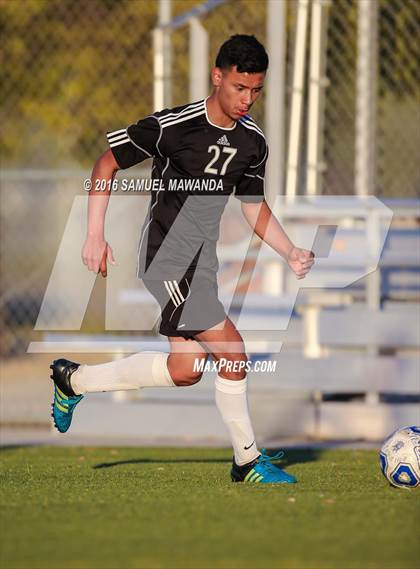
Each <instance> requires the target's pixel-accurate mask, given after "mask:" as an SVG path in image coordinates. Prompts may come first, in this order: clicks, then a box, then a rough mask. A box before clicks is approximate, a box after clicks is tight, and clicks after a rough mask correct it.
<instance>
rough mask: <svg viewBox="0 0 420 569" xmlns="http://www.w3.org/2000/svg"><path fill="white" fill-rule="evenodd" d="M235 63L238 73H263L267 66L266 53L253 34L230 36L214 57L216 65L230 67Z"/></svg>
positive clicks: (223, 67) (222, 67) (224, 67)
mask: <svg viewBox="0 0 420 569" xmlns="http://www.w3.org/2000/svg"><path fill="white" fill-rule="evenodd" d="M234 65H236V69H237V70H238V71H239V73H263V72H265V71H267V68H268V55H267V52H266V51H265V49H264V46H263V45H262V44H261V43H260V42H259V41H258V40H257V38H256V37H255V36H248V35H245V34H236V35H234V36H231V37H230V38H229V39H228V40H227V41H225V43H224V44H223V45H222V47H221V48H220V49H219V53H218V54H217V57H216V67H220V68H221V69H230V68H231V67H233V66H234Z"/></svg>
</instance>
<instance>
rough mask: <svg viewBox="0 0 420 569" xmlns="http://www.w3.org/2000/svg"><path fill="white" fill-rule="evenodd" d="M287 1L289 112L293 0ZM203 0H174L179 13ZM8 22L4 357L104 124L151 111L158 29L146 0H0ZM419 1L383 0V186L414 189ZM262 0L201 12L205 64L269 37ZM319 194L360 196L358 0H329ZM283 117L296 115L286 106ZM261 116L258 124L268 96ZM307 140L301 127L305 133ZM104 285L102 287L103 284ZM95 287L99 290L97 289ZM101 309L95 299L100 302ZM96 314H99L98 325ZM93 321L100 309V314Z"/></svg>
mask: <svg viewBox="0 0 420 569" xmlns="http://www.w3.org/2000/svg"><path fill="white" fill-rule="evenodd" d="M284 1H285V2H286V5H287V7H286V8H287V9H286V15H287V92H288V97H287V108H288V109H290V92H291V77H292V71H293V53H294V38H295V27H296V13H297V7H298V2H297V0H284ZM196 4H197V3H196V2H195V1H189V0H174V1H173V2H172V15H173V17H175V16H178V15H180V14H182V13H183V12H185V11H186V10H190V9H191V8H193V7H194V6H195V5H196ZM0 7H1V12H0V18H1V29H2V48H3V49H2V66H1V67H2V69H1V73H2V81H1V85H0V89H1V99H2V108H1V122H2V131H3V136H2V139H1V158H2V167H3V170H4V171H3V174H2V184H1V186H2V187H1V229H0V231H1V242H2V244H1V276H2V296H1V301H0V308H1V311H2V314H1V319H2V323H3V341H2V343H1V346H2V348H1V349H2V352H3V354H5V355H6V354H13V353H23V352H24V351H25V349H26V346H27V343H28V341H29V340H30V339H34V338H35V337H36V334H35V333H34V332H32V328H33V325H34V322H35V320H36V317H37V314H38V309H39V306H40V302H41V300H42V296H43V294H44V291H45V287H46V284H47V282H48V277H49V274H50V271H51V268H52V266H53V262H54V259H55V255H56V251H57V248H58V245H59V243H60V238H61V235H62V232H63V230H64V226H65V223H66V218H67V215H68V212H69V210H70V207H71V203H72V200H73V198H74V196H75V195H77V194H80V193H82V190H81V188H82V180H83V178H84V177H86V176H87V175H88V173H89V169H90V168H91V167H92V164H93V163H94V161H95V159H96V158H97V157H98V155H99V154H100V153H102V152H103V151H104V150H105V149H106V142H105V137H104V133H105V131H107V130H115V129H118V128H121V127H122V126H125V125H126V124H129V123H131V122H133V121H135V120H137V119H138V118H140V117H142V116H146V115H147V114H149V113H150V112H152V110H153V44H152V33H151V32H152V30H153V28H154V26H156V23H157V18H158V3H157V2H155V1H146V0H118V1H115V0H90V1H89V2H85V1H84V0H19V1H15V0H0ZM419 7H420V5H419V3H418V2H417V0H379V3H378V23H379V26H378V101H377V145H378V154H377V165H378V177H377V194H378V195H380V196H387V197H415V196H416V195H418V194H417V192H418V188H419V186H420V183H419V182H420V172H419V163H418V157H417V153H418V148H419V147H420V131H419V126H418V125H419V124H420V121H419V118H420V117H419V93H420V87H419V86H420V70H419V65H420V53H419V42H418V41H417V40H416V38H418V36H419V21H420V18H419V16H420V14H419V9H420V8H419ZM266 19H267V5H266V2H265V1H264V0H255V1H253V0H231V1H230V2H227V3H226V4H224V5H222V6H220V7H218V8H217V9H215V10H213V11H212V12H210V13H208V14H206V15H204V16H203V17H202V18H201V22H202V24H203V26H204V27H205V29H206V30H207V31H208V33H209V41H210V46H209V47H210V50H209V51H210V53H209V57H210V63H212V62H213V60H214V57H215V54H216V52H217V49H218V47H219V45H220V44H221V43H222V42H223V41H224V40H225V39H226V38H227V37H229V36H230V35H231V34H233V33H252V34H255V35H256V36H257V37H258V38H259V39H260V40H261V41H262V42H265V40H266ZM188 47H189V44H188V27H187V26H184V27H181V28H178V29H176V30H174V31H173V32H172V49H173V53H172V62H173V65H172V103H173V105H177V104H183V103H185V102H187V101H188V75H189V67H188V66H189V60H188ZM326 49H327V54H326V55H327V59H326V73H327V77H328V87H327V88H326V93H325V97H326V100H325V132H324V159H325V163H326V171H325V174H324V179H323V192H324V193H326V194H352V193H353V192H354V162H355V150H354V148H355V126H354V125H355V98H356V58H357V1H356V0H333V1H332V2H331V3H330V6H329V9H328V28H327V46H326ZM287 115H288V113H287ZM253 116H254V118H255V119H256V121H257V122H258V123H259V124H260V125H261V126H263V125H264V97H263V98H262V100H261V101H259V102H258V104H257V105H256V107H255V112H253ZM303 140H305V133H304V134H303ZM98 286H102V285H98ZM98 294H99V296H100V293H98ZM98 305H99V306H100V307H102V306H103V305H101V303H100V302H99V304H98ZM99 313H100V309H98V310H97V311H96V312H94V314H95V317H94V318H93V320H92V322H94V323H95V326H96V327H100V324H101V322H102V320H101V317H100V316H98V315H99ZM95 318H96V319H95Z"/></svg>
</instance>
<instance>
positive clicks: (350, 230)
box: [33, 201, 420, 444]
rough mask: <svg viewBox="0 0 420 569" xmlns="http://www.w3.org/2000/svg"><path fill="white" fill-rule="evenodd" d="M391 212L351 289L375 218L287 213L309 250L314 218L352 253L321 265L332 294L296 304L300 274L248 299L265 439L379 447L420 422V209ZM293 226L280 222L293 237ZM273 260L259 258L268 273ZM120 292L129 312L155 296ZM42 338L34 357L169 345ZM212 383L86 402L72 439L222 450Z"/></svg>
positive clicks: (249, 342) (227, 261)
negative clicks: (270, 366)
mask: <svg viewBox="0 0 420 569" xmlns="http://www.w3.org/2000/svg"><path fill="white" fill-rule="evenodd" d="M392 205H393V208H394V209H393V214H394V221H393V225H392V226H391V228H390V230H389V232H388V234H387V236H386V239H385V241H384V246H383V249H382V252H381V255H380V259H379V264H378V268H377V270H376V271H373V272H371V274H369V275H368V276H366V277H364V278H362V279H358V280H356V282H354V283H352V284H350V285H346V286H344V284H342V283H346V282H348V280H349V273H348V271H355V274H358V272H360V267H361V266H363V265H364V264H367V265H369V264H370V263H371V250H370V251H369V247H366V239H365V237H366V232H368V231H369V229H368V228H367V225H368V224H369V223H370V220H371V217H369V216H370V215H371V214H372V211H370V212H368V214H365V210H363V208H360V209H359V210H357V209H355V208H354V207H353V206H352V209H351V211H349V209H346V208H344V209H341V210H340V209H337V208H336V210H334V211H331V210H330V211H329V212H327V214H328V215H327V216H326V217H324V218H323V219H321V218H320V216H319V212H318V214H317V216H315V215H314V212H313V211H310V210H306V211H303V214H302V211H301V210H299V211H301V214H302V215H300V214H299V215H298V213H299V212H298V211H292V210H291V211H290V212H289V213H290V226H291V232H292V233H293V237H294V239H295V241H296V242H299V243H302V244H303V246H305V238H306V237H305V235H306V233H305V232H307V227H306V225H305V224H307V223H308V222H310V221H311V220H313V219H314V218H316V219H317V223H318V224H319V223H321V224H322V223H328V224H331V222H332V220H334V222H335V223H337V224H338V223H341V220H343V219H346V220H347V222H346V223H347V224H346V227H345V228H344V230H343V231H342V232H341V234H340V239H341V242H340V244H339V245H340V247H341V248H342V249H343V250H344V251H345V252H346V254H345V255H343V256H342V257H341V258H337V260H336V261H334V263H326V262H324V263H323V262H322V261H323V260H322V259H321V260H320V262H319V267H318V269H317V270H318V281H317V282H323V283H325V287H319V286H318V287H316V288H305V289H304V290H300V291H298V294H297V297H296V298H295V296H296V295H295V296H294V295H293V286H295V285H293V284H292V287H290V286H289V285H290V283H292V280H291V279H292V276H293V275H290V274H288V273H285V275H284V276H285V278H284V280H283V286H284V292H283V294H282V295H280V296H279V295H273V294H268V295H267V294H261V293H258V292H251V293H249V294H248V295H247V310H246V311H245V312H244V313H243V314H241V320H240V322H241V323H242V325H243V328H244V330H242V329H241V332H242V333H243V337H244V340H245V344H246V348H247V353H248V355H249V357H250V358H251V359H266V360H271V361H275V362H276V372H275V373H268V372H259V373H255V374H251V375H250V390H249V400H250V406H251V411H252V415H253V419H254V422H255V429H256V433H257V436H258V438H259V440H260V441H261V442H264V443H269V442H270V441H274V440H276V439H279V438H281V437H287V436H293V437H305V438H308V437H309V438H328V439H370V440H380V439H382V438H384V437H385V436H386V435H387V434H388V433H389V432H390V431H392V430H393V429H395V428H397V427H399V426H401V425H402V424H409V423H412V424H419V423H420V407H419V401H420V359H419V346H420V302H419V300H420V231H419V226H418V223H417V222H416V221H418V218H419V217H420V214H418V213H417V211H418V205H419V202H417V201H416V202H413V203H411V202H410V203H408V202H403V203H402V204H401V203H398V204H395V203H394V204H392ZM374 213H375V212H374ZM288 220H289V218H288V217H287V215H284V216H283V218H282V222H283V224H284V225H285V226H286V230H288ZM349 220H350V222H349ZM407 220H409V223H407ZM400 221H401V223H400ZM375 223H377V220H376V221H375ZM292 224H293V225H292ZM377 228H379V230H380V223H379V224H378V223H377ZM333 238H334V237H333ZM333 238H332V239H333ZM309 247H310V243H309ZM226 250H227V254H225V255H223V251H222V252H221V255H220V260H221V270H222V271H223V270H224V268H226V266H227V267H229V266H230V265H231V264H232V263H235V259H237V258H238V257H237V256H236V257H235V254H234V250H233V249H231V250H229V248H227V249H226ZM274 258H275V257H274V255H272V256H270V255H269V254H266V255H263V265H264V264H265V263H270V262H271V261H272V260H273V259H274ZM331 275H332V276H331ZM331 283H333V284H334V286H331ZM295 290H296V288H295ZM291 291H292V292H291ZM228 292H229V291H227V290H226V287H225V288H224V287H221V298H222V299H223V297H224V296H226V298H228V297H229V294H227V293H228ZM121 294H122V296H123V298H124V302H125V303H128V304H131V303H138V302H145V299H146V298H147V297H145V296H144V292H143V291H141V290H131V291H127V290H125V291H122V293H121ZM230 298H231V297H230ZM295 300H296V302H295ZM235 301H236V302H238V301H239V303H238V304H237V305H235V304H233V305H232V306H231V312H230V313H229V314H230V315H232V317H233V318H234V319H235V318H236V317H238V316H239V312H240V304H241V297H240V295H236V297H235ZM291 309H292V310H291ZM235 311H236V312H235ZM290 312H291V318H290V322H289V324H288V326H284V324H285V323H287V322H288V319H289V314H290ZM279 323H280V325H279ZM45 340H46V341H45V342H43V347H42V346H38V347H37V346H33V351H44V352H51V351H55V352H58V351H59V352H61V353H69V352H77V353H80V352H81V351H89V352H95V351H96V352H101V353H107V354H110V357H121V356H123V355H124V354H127V353H131V352H135V351H142V350H168V348H169V347H168V344H167V342H166V340H165V339H163V338H162V337H159V336H155V337H150V336H148V337H139V336H133V335H127V334H123V335H121V334H115V333H114V334H106V335H101V336H100V337H98V336H95V337H90V336H84V335H80V334H78V335H75V334H63V333H60V334H59V335H57V334H51V333H49V334H47V335H46V336H45ZM33 344H35V343H33ZM280 348H281V349H280ZM213 376H214V374H211V373H205V374H204V376H203V379H202V381H201V382H200V383H199V384H197V385H195V386H193V387H190V388H188V389H186V388H180V389H173V390H157V389H149V390H146V389H145V390H142V391H141V392H127V393H124V394H123V393H117V394H113V395H112V394H98V395H90V396H89V398H88V400H87V402H86V404H85V405H84V406H81V409H80V413H78V415H77V417H76V420H75V421H74V427H73V429H72V430H73V433H75V434H79V435H80V434H94V435H104V436H120V435H124V436H133V437H137V438H138V439H139V440H140V439H147V438H153V439H154V440H158V439H162V440H165V441H167V442H172V441H178V442H179V441H183V442H184V443H186V444H187V443H191V444H200V443H202V442H203V441H207V442H208V441H211V442H213V443H215V444H225V443H227V442H228V437H227V433H226V431H225V429H224V427H223V425H222V422H221V420H220V418H219V416H218V414H217V411H216V408H215V405H214V388H213V380H214V377H213ZM110 418H111V419H110Z"/></svg>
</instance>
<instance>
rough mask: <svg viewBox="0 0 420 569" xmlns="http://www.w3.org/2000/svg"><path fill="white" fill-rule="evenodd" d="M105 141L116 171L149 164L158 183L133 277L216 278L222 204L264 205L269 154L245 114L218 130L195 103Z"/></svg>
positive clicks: (151, 118)
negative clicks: (193, 274)
mask: <svg viewBox="0 0 420 569" xmlns="http://www.w3.org/2000/svg"><path fill="white" fill-rule="evenodd" d="M107 137H108V142H109V145H110V148H111V150H112V152H113V154H114V157H115V159H116V161H117V163H118V165H119V167H120V168H121V169H126V168H130V167H131V166H134V165H135V164H138V163H140V162H142V161H143V160H146V159H147V158H153V165H152V178H153V179H157V180H159V184H158V185H157V186H154V187H155V188H156V191H153V192H152V196H151V202H150V207H149V211H148V215H147V217H146V220H145V223H144V226H143V229H142V233H141V238H140V246H139V265H138V267H139V269H138V274H139V277H143V276H147V278H150V279H161V278H165V277H167V278H169V276H168V275H171V276H172V278H180V276H182V275H184V274H185V272H186V271H189V272H191V271H194V270H195V269H196V268H199V269H200V270H203V271H205V272H208V271H210V272H216V271H217V269H218V262H217V257H216V243H217V240H218V237H219V225H220V218H221V215H222V213H223V210H224V208H225V205H226V202H227V199H228V198H229V196H230V195H231V194H233V195H234V196H235V197H236V198H238V199H239V200H241V201H243V202H261V201H263V199H264V173H265V164H266V160H267V156H268V147H267V144H266V141H265V138H264V134H263V132H262V131H261V129H260V128H259V127H258V125H257V124H256V123H255V122H254V120H253V119H252V118H251V117H250V116H249V115H245V116H244V117H242V118H240V119H239V121H237V122H236V123H235V124H234V125H233V126H232V127H230V128H222V127H220V126H217V125H215V124H213V123H212V122H211V121H210V119H209V117H208V114H207V106H206V100H202V101H198V102H196V103H191V104H189V105H184V106H182V107H175V108H173V109H165V110H163V111H160V112H156V113H154V114H153V115H150V116H148V117H146V118H144V119H141V120H139V121H138V122H137V123H135V124H132V125H130V126H128V127H127V128H123V129H119V130H115V131H113V132H109V133H108V134H107ZM175 274H176V275H177V277H175V276H173V275H175ZM162 275H163V276H162Z"/></svg>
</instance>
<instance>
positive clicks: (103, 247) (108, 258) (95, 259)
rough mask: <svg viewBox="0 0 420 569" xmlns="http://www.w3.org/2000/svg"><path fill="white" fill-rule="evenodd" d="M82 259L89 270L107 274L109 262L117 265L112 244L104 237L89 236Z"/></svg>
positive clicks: (103, 274) (104, 275)
mask: <svg viewBox="0 0 420 569" xmlns="http://www.w3.org/2000/svg"><path fill="white" fill-rule="evenodd" d="M82 261H83V263H84V264H85V265H86V266H87V268H88V269H89V271H93V272H94V273H101V275H102V276H103V277H106V275H107V262H108V263H111V265H115V260H114V254H113V252H112V248H111V246H110V245H109V244H108V243H107V242H106V241H104V240H103V239H94V238H92V237H88V238H87V239H86V241H85V244H84V245H83V249H82Z"/></svg>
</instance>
